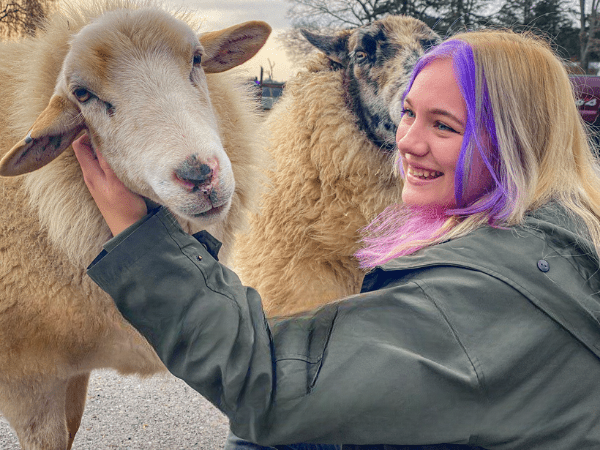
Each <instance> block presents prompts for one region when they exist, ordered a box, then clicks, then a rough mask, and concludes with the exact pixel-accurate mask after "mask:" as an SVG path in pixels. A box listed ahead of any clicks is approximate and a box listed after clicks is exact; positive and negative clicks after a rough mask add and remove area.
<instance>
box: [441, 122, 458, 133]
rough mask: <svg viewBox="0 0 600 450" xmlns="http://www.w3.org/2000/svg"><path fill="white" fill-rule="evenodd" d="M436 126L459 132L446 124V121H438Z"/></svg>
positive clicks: (444, 129) (442, 129)
mask: <svg viewBox="0 0 600 450" xmlns="http://www.w3.org/2000/svg"><path fill="white" fill-rule="evenodd" d="M436 127H437V129H438V130H440V131H452V132H453V133H456V132H457V131H456V130H455V129H454V128H452V127H449V126H448V125H446V124H445V123H442V122H438V123H437V124H436Z"/></svg>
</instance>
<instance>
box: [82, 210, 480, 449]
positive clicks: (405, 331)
mask: <svg viewBox="0 0 600 450" xmlns="http://www.w3.org/2000/svg"><path fill="white" fill-rule="evenodd" d="M105 248H106V250H105V251H104V252H103V253H102V254H101V255H99V257H98V258H96V260H95V261H94V262H93V263H92V265H91V266H90V267H89V268H88V274H89V275H90V277H92V279H93V280H94V281H95V282H96V283H97V284H98V285H99V286H100V287H101V288H102V289H104V290H105V291H106V292H108V293H109V294H110V295H111V296H112V298H113V299H114V300H115V303H116V305H117V307H118V309H119V310H120V311H121V313H122V314H123V316H124V317H125V318H126V319H127V320H128V321H130V322H131V324H132V325H133V326H135V327H136V328H137V329H138V330H139V331H140V332H141V333H142V334H143V335H144V336H145V337H146V338H147V339H148V341H149V342H150V343H151V345H152V346H153V347H154V348H155V349H156V352H157V354H158V355H159V357H160V358H161V359H162V361H163V362H164V363H165V365H166V366H167V368H168V369H169V370H170V371H171V372H172V373H173V374H174V375H175V376H177V377H179V378H181V379H183V380H184V381H186V382H187V383H188V384H189V385H190V386H191V387H193V388H194V389H195V390H197V391H198V392H200V393H201V394H202V395H203V396H205V397H206V398H207V399H208V400H209V401H211V402H212V403H213V404H215V405H216V406H217V407H218V408H219V409H221V410H222V411H223V412H224V413H225V414H226V415H227V416H228V417H229V419H230V425H231V428H232V430H233V432H234V433H235V434H236V435H237V436H239V437H242V438H244V439H248V440H250V441H252V442H256V443H260V444H263V445H274V444H283V443H294V442H319V443H352V444H368V443H370V444H376V443H379V444H381V443H387V444H423V443H432V442H453V443H465V444H466V443H468V442H469V439H470V437H471V434H472V432H473V429H474V428H475V424H476V422H477V417H478V415H479V414H480V409H479V406H480V403H481V393H480V389H479V383H478V380H477V376H476V374H475V371H474V370H473V367H472V364H471V362H470V361H469V358H468V357H467V355H466V354H465V352H464V350H463V348H462V347H461V346H460V344H459V342H458V341H457V339H456V337H455V336H454V334H453V332H452V329H451V328H450V327H449V326H448V324H447V323H446V321H445V320H444V318H443V315H442V314H440V312H439V311H438V310H437V309H436V307H435V304H434V303H433V302H431V301H429V300H428V299H427V296H426V295H424V293H423V292H422V291H421V289H420V287H419V285H418V284H416V283H411V282H407V283H404V284H400V285H398V286H396V287H393V288H386V289H381V290H379V291H376V292H372V293H365V294H360V295H358V296H355V297H351V298H349V299H346V300H344V301H341V302H338V303H335V304H331V305H327V306H325V307H323V308H321V309H319V310H317V311H315V312H312V313H309V314H305V315H300V316H295V317H292V318H288V319H281V320H276V321H273V322H272V323H271V324H269V323H268V322H267V321H266V320H265V317H264V313H263V310H262V306H261V301H260V298H259V296H258V294H257V293H256V291H255V290H253V289H251V288H248V287H244V286H242V285H241V283H240V281H239V279H238V277H237V276H236V275H235V273H233V272H232V271H231V270H229V269H227V268H226V267H224V266H222V265H221V264H219V263H218V262H217V261H215V259H213V258H212V257H211V256H210V255H209V253H208V251H207V250H206V248H205V247H204V246H203V245H202V244H201V243H199V242H198V241H197V240H196V239H194V238H193V237H192V236H189V235H187V234H186V233H184V232H183V231H182V230H181V229H180V227H179V226H178V224H177V222H176V221H175V219H174V218H173V217H172V216H171V215H170V214H169V213H168V212H167V211H166V210H164V209H161V210H159V211H158V212H157V213H156V214H154V215H151V216H150V217H147V218H146V219H144V220H143V222H142V223H141V224H136V226H134V227H132V228H131V229H129V230H126V231H125V232H124V233H122V235H119V236H118V237H116V238H115V239H114V240H113V241H112V242H111V243H110V245H108V246H107V247H105ZM399 299H400V300H401V301H399Z"/></svg>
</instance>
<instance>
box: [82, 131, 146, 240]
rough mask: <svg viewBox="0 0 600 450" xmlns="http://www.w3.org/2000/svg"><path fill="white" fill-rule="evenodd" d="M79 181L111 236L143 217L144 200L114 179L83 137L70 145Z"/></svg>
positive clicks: (102, 160) (86, 137) (111, 171)
mask: <svg viewBox="0 0 600 450" xmlns="http://www.w3.org/2000/svg"><path fill="white" fill-rule="evenodd" d="M72 145H73V150H74V151H75V156H76V157H77V160H78V161H79V164H80V165H81V171H82V172H83V179H84V181H85V184H86V185H87V187H88V189H89V191H90V193H91V194H92V197H93V198H94V201H95V202H96V205H98V209H99V210H100V212H101V213H102V216H103V217H104V220H106V223H107V224H108V226H109V227H110V229H111V231H112V232H113V235H115V236H116V235H117V234H118V233H120V232H121V231H123V230H124V229H125V228H127V227H128V226H130V225H132V224H133V223H135V222H136V221H137V220H139V219H141V218H142V217H144V215H146V212H147V208H146V203H145V202H144V199H143V198H142V197H140V196H139V195H137V194H135V193H133V192H131V191H130V190H129V189H128V188H127V187H126V186H125V185H124V184H123V183H122V182H121V180H119V178H117V176H116V175H115V173H114V172H113V170H112V169H111V168H110V166H109V165H108V162H106V160H105V159H104V157H103V156H102V154H101V153H100V152H97V153H94V150H93V148H92V145H91V142H90V139H89V137H88V136H87V134H86V135H84V136H82V137H80V138H79V139H77V140H75V141H74V142H73V144H72Z"/></svg>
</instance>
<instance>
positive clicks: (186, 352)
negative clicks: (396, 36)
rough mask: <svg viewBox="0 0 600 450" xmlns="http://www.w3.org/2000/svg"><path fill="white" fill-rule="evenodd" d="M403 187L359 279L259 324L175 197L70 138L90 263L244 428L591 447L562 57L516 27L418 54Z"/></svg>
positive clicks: (577, 179) (594, 443) (597, 418)
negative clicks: (144, 194) (105, 227)
mask: <svg viewBox="0 0 600 450" xmlns="http://www.w3.org/2000/svg"><path fill="white" fill-rule="evenodd" d="M401 117H402V118H401V121H400V125H399V128H398V135H397V143H398V150H399V167H400V170H401V171H402V173H403V176H404V180H405V186H404V191H403V202H404V205H398V206H392V207H390V208H389V209H388V210H387V211H386V212H384V213H383V214H382V215H381V216H380V217H379V218H378V219H377V220H376V221H375V222H374V223H373V224H372V225H371V226H370V227H369V229H368V230H367V231H366V236H365V248H364V249H363V250H362V251H361V252H359V254H358V255H357V256H358V258H359V259H360V261H361V263H362V264H363V265H364V266H365V267H370V268H373V270H372V271H371V272H370V274H369V275H368V276H367V277H366V279H365V283H364V286H363V292H362V293H361V294H360V295H357V296H354V297H350V298H348V299H344V300H342V301H339V302H336V303H335V304H331V305H327V306H325V307H323V308H321V309H319V310H317V311H313V312H309V313H306V314H303V315H299V316H294V317H290V318H286V319H280V320H277V321H273V322H272V323H270V324H267V322H266V321H265V319H264V315H263V311H262V308H261V304H260V297H259V295H258V294H257V293H256V291H254V290H253V289H251V288H248V287H244V286H242V285H241V284H240V283H239V280H238V278H237V277H236V276H235V274H234V273H233V272H232V271H231V270H229V269H227V268H225V267H223V266H221V265H220V264H219V263H218V262H216V261H215V260H214V259H213V258H212V257H211V256H210V254H209V252H208V251H207V250H206V248H205V247H204V246H203V245H202V244H201V243H199V242H197V241H196V239H194V238H193V237H191V236H189V235H187V234H185V233H184V232H182V231H181V229H180V228H179V227H178V225H177V224H176V222H175V220H174V219H173V217H172V216H171V215H170V214H169V212H168V211H166V210H164V209H158V210H154V211H152V212H151V213H150V214H149V215H145V214H146V208H145V204H144V202H143V200H142V199H141V198H140V197H138V196H136V195H134V194H132V193H130V192H128V191H127V190H126V189H125V188H124V187H123V186H122V185H121V184H120V182H119V181H118V180H117V179H116V178H115V177H114V174H113V173H112V171H111V170H110V168H109V167H107V166H106V164H105V163H104V162H103V160H102V158H101V156H100V155H99V159H98V160H95V159H94V157H93V154H92V152H91V149H90V148H89V147H88V146H87V145H85V143H84V142H83V143H82V142H78V143H76V144H74V148H75V151H76V154H77V157H78V158H79V160H80V163H81V165H82V168H83V172H84V177H85V179H86V182H87V184H88V186H89V188H90V191H91V193H92V195H93V196H94V198H95V199H96V202H97V204H98V206H99V208H100V210H101V211H102V213H103V215H104V217H105V218H106V220H107V222H108V224H109V226H110V227H111V229H112V231H113V234H114V235H115V238H113V239H112V240H111V241H109V242H108V243H107V245H106V246H105V250H104V251H103V253H102V254H101V255H100V256H99V258H97V259H96V260H95V261H94V263H93V264H92V265H91V266H90V268H89V270H88V273H89V275H90V276H91V277H92V278H93V279H94V280H95V281H96V282H97V283H98V284H99V285H100V286H101V287H102V288H103V289H105V290H106V291H107V292H108V293H109V294H110V295H111V296H112V297H113V299H114V300H115V302H116V304H117V306H118V308H119V310H120V311H121V312H122V313H123V315H124V316H125V317H126V318H127V319H128V320H129V321H130V322H131V323H132V324H133V325H134V326H135V327H137V328H138V329H139V330H140V332H141V333H142V334H143V335H144V336H146V338H147V339H148V340H149V342H150V343H151V344H152V345H153V346H154V347H155V349H156V351H157V353H158V355H159V356H160V357H161V359H162V360H163V361H164V363H165V364H166V366H167V367H168V368H169V370H170V371H171V372H172V373H173V374H175V375H176V376H178V377H180V378H182V379H183V380H185V381H186V382H187V383H188V384H189V385H190V386H192V387H193V388H195V389H196V390H197V391H198V392H200V393H201V394H202V395H204V396H205V397H206V398H208V399H209V400H210V401H211V402H213V403H214V404H215V405H216V406H217V407H218V408H220V409H221V410H222V411H223V412H224V413H225V414H227V416H228V417H229V419H230V424H231V428H232V431H233V432H234V433H235V434H236V435H237V436H239V437H241V438H243V439H247V440H248V441H251V442H256V443H258V444H261V445H272V446H274V445H280V444H290V443H295V442H313V443H321V444H346V445H344V448H350V447H354V446H356V445H367V446H368V447H369V448H371V447H374V446H380V448H383V447H385V448H403V446H418V445H427V446H428V447H427V448H435V447H430V446H435V445H437V444H439V445H442V444H448V445H446V446H441V447H439V448H450V447H451V448H460V447H461V446H465V448H466V447H467V446H479V447H483V448H487V449H511V450H516V449H527V450H533V449H548V448H552V449H577V450H580V449H585V448H590V449H591V448H600V408H598V405H600V383H599V382H598V379H599V378H600V298H599V296H598V293H599V292H600V276H599V274H598V269H599V264H598V254H599V249H600V220H599V217H600V177H599V175H598V169H597V166H596V163H595V161H594V160H593V158H592V156H591V152H590V149H589V147H588V144H587V140H586V134H585V130H584V128H583V125H582V121H581V119H580V117H579V114H578V112H577V110H576V108H575V104H574V99H573V94H572V91H571V86H570V83H569V80H568V77H567V74H566V72H565V70H564V68H563V67H562V64H561V62H560V60H559V59H558V58H557V57H556V56H555V55H554V54H553V53H552V51H551V50H550V49H549V47H548V46H547V45H546V44H545V43H544V42H542V41H539V40H537V39H535V38H533V37H531V36H527V35H517V34H513V33H510V32H473V33H466V34H461V35H457V36H455V37H453V38H452V39H451V40H449V41H447V42H445V43H443V44H441V45H440V46H438V47H436V48H435V49H433V50H432V51H431V52H430V53H428V54H427V55H425V56H424V57H423V58H422V59H421V60H420V61H419V63H418V64H417V66H416V67H415V70H414V73H413V77H412V80H411V82H410V84H409V87H408V89H407V91H406V94H405V97H404V100H403V107H402V116H401Z"/></svg>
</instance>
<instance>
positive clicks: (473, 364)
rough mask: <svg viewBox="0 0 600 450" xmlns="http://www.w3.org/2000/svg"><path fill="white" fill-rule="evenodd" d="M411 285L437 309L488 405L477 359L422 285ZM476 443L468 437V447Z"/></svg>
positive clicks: (414, 281) (473, 438) (417, 282)
mask: <svg viewBox="0 0 600 450" xmlns="http://www.w3.org/2000/svg"><path fill="white" fill-rule="evenodd" d="M413 283H415V284H416V285H417V286H418V288H419V289H420V290H421V292H422V293H423V295H424V296H425V298H427V299H428V300H429V301H430V302H431V304H432V305H433V306H435V308H436V309H437V311H438V312H439V314H440V315H441V316H442V318H443V319H444V322H445V323H446V325H448V328H449V329H450V331H451V332H452V335H453V336H454V339H455V340H456V342H457V343H458V345H459V346H460V348H461V349H462V351H463V353H464V354H465V356H466V358H467V360H468V361H469V364H470V366H471V368H472V369H473V373H474V374H475V378H476V379H477V391H478V392H479V393H480V395H481V396H482V397H483V399H484V401H485V402H486V403H489V398H488V396H487V393H486V389H485V385H486V383H485V375H484V374H483V372H480V371H479V370H478V366H479V364H476V362H475V361H476V360H477V359H476V358H472V357H471V355H470V354H469V352H468V350H467V348H466V346H465V345H464V344H463V342H462V341H461V339H460V337H459V335H458V332H457V331H456V330H455V329H454V327H453V326H452V323H451V322H450V320H449V319H448V317H447V316H446V313H445V312H444V310H443V309H442V308H441V307H440V306H439V305H438V303H437V302H436V301H435V299H434V298H433V297H432V296H430V295H429V294H428V293H427V292H426V290H425V287H424V286H423V285H422V283H421V282H419V280H413ZM478 441H479V435H477V434H472V435H470V436H469V445H477V443H478Z"/></svg>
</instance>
